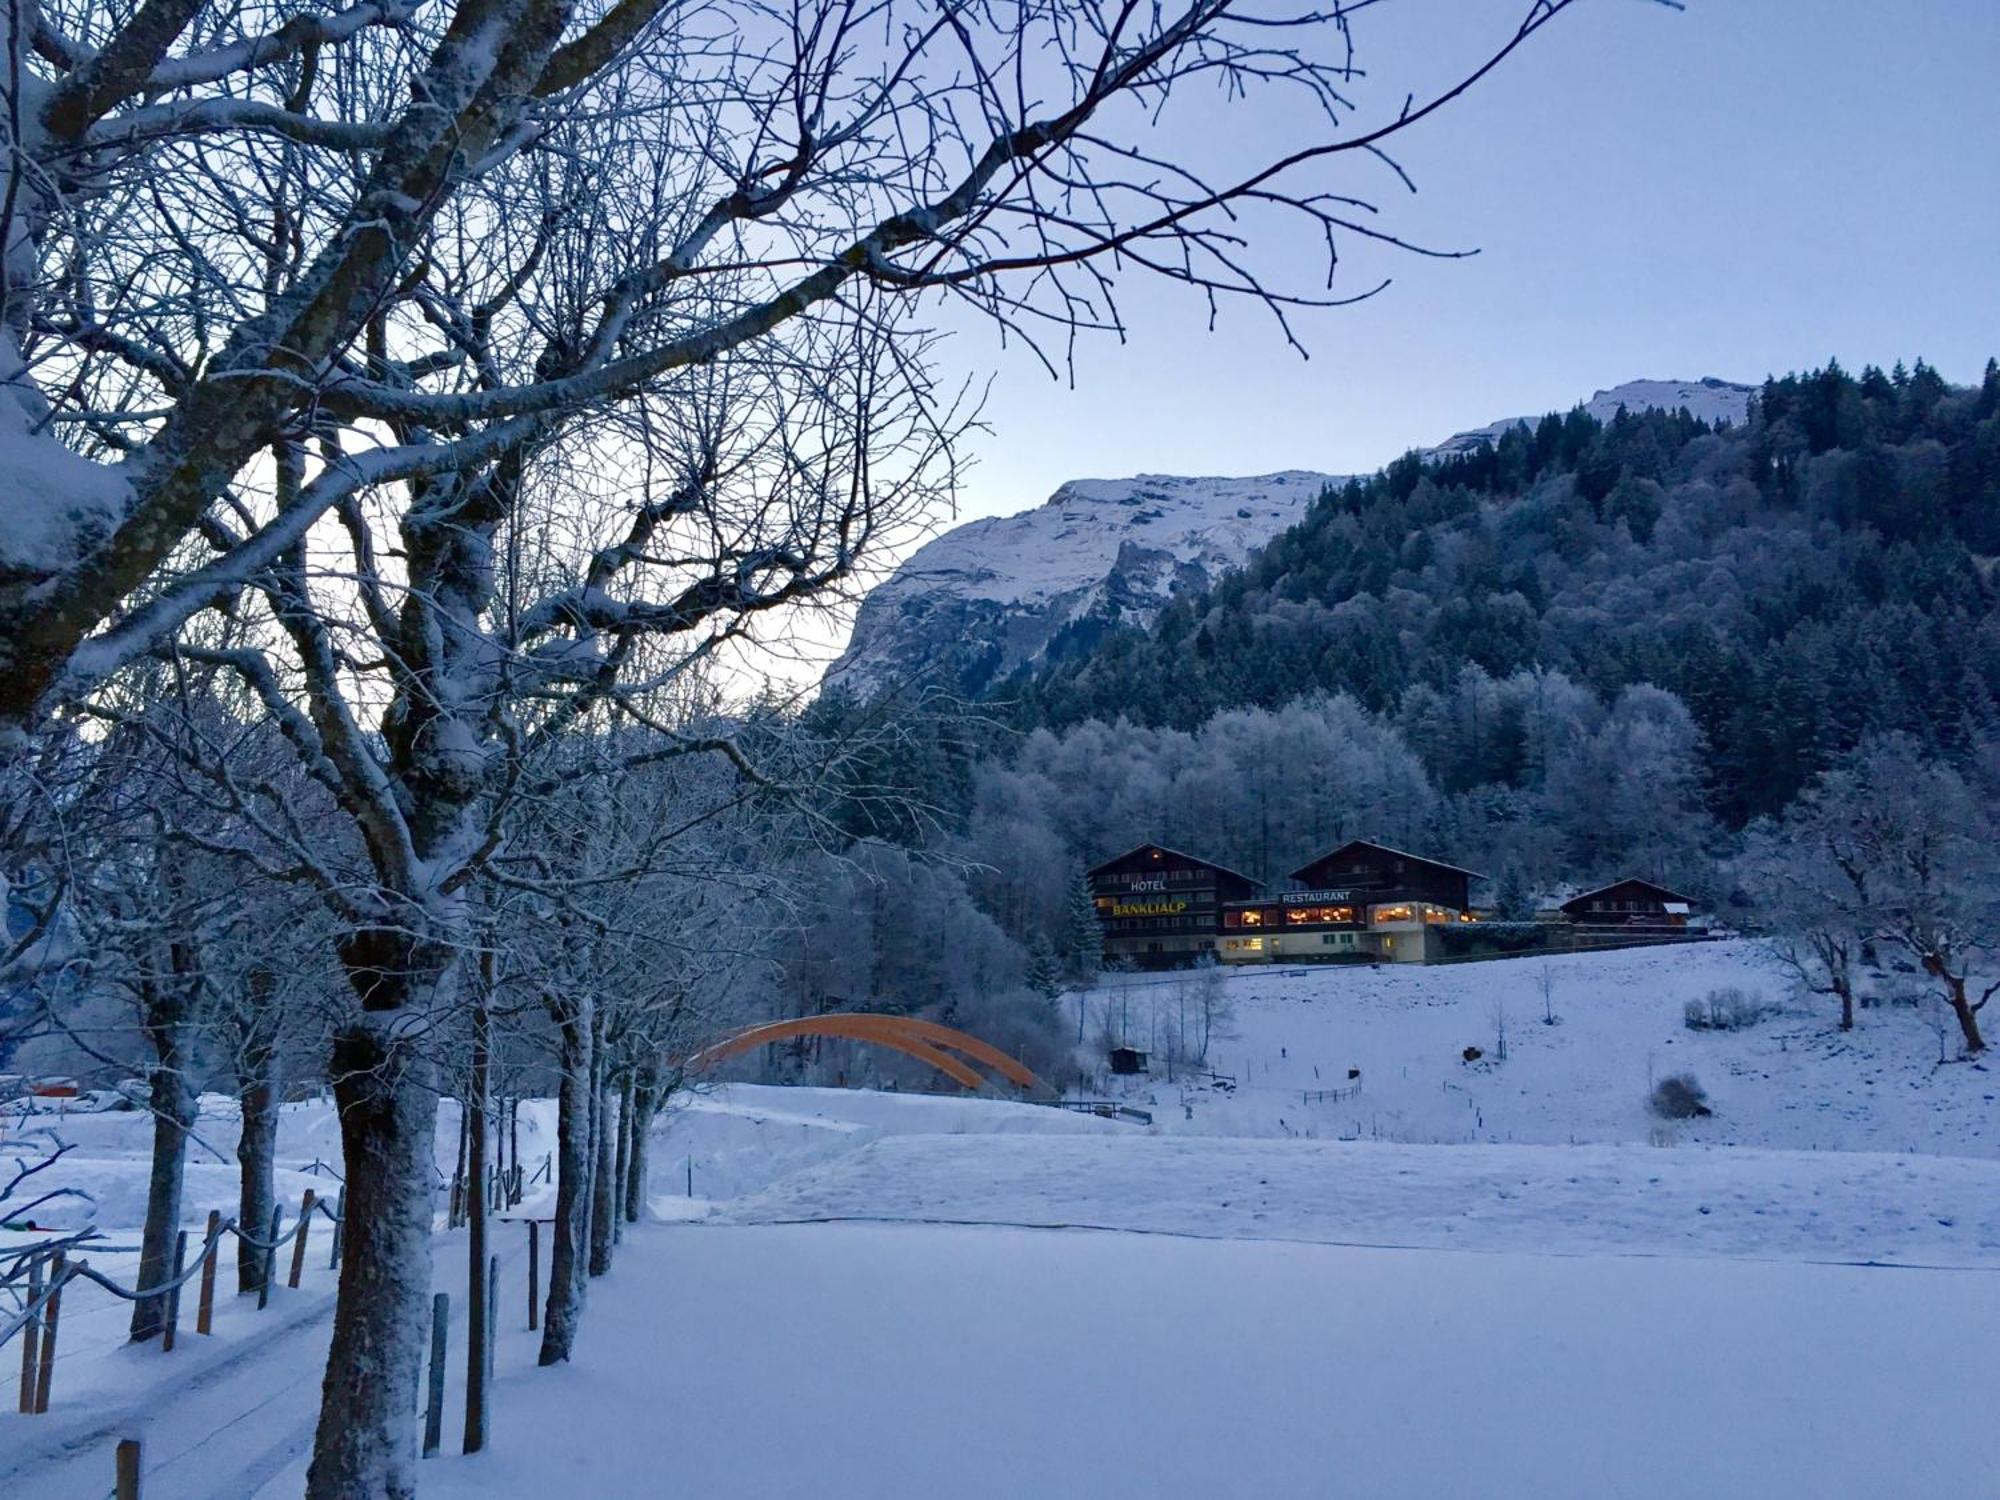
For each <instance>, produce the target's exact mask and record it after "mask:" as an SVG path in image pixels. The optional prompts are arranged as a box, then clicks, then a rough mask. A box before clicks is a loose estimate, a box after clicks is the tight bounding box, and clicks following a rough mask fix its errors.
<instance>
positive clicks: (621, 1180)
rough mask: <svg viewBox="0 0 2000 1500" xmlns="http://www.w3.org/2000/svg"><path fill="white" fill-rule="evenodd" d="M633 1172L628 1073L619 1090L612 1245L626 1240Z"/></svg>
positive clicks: (612, 1177)
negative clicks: (628, 1202) (626, 1205)
mask: <svg viewBox="0 0 2000 1500" xmlns="http://www.w3.org/2000/svg"><path fill="white" fill-rule="evenodd" d="M631 1171H632V1075H631V1074H630V1073H627V1074H626V1075H625V1078H624V1081H623V1082H622V1083H621V1084H620V1085H619V1089H618V1154H617V1158H616V1160H615V1161H614V1162H613V1164H612V1169H611V1184H610V1187H611V1192H610V1198H611V1243H612V1244H613V1245H616V1244H618V1243H619V1242H620V1241H622V1240H623V1239H624V1238H625V1196H626V1193H627V1191H628V1189H629V1188H630V1186H631V1184H630V1183H629V1182H628V1181H627V1178H628V1177H629V1176H630V1174H631Z"/></svg>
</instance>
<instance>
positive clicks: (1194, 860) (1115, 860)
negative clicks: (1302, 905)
mask: <svg viewBox="0 0 2000 1500" xmlns="http://www.w3.org/2000/svg"><path fill="white" fill-rule="evenodd" d="M1148 849H1157V850H1159V851H1160V853H1162V854H1171V855H1172V856H1173V857H1174V858H1175V859H1184V860H1187V861H1188V862H1189V863H1190V864H1197V865H1200V866H1202V867H1203V868H1204V869H1209V870H1220V871H1221V872H1222V873H1223V874H1225V875H1234V876H1235V877H1236V878H1237V879H1238V880H1241V881H1245V882H1247V883H1248V884H1250V885H1254V886H1257V887H1258V888H1260V889H1261V888H1262V887H1263V884H1264V882H1263V881H1261V880H1255V879H1252V878H1251V877H1250V876H1248V875H1245V874H1244V873H1243V872H1242V871H1241V870H1232V869H1230V868H1229V866H1228V865H1219V864H1217V863H1216V862H1215V861H1214V860H1212V859H1203V858H1202V857H1201V856H1200V855H1199V854H1189V853H1188V852H1187V851H1186V850H1183V849H1169V848H1168V847H1167V846H1166V845H1165V844H1134V845H1133V846H1132V847H1131V848H1130V849H1127V850H1126V851H1125V852H1124V853H1123V854H1114V855H1112V856H1111V858H1109V859H1107V860H1105V861H1103V862H1102V863H1101V864H1095V865H1092V866H1091V867H1090V868H1089V869H1088V870H1085V871H1084V872H1083V873H1084V874H1086V875H1095V874H1096V873H1097V872H1098V871H1099V870H1108V869H1110V868H1111V867H1112V866H1113V865H1116V864H1122V863H1124V861H1126V860H1128V859H1130V858H1131V857H1132V856H1133V855H1135V854H1144V853H1145V852H1146V851H1147V850H1148Z"/></svg>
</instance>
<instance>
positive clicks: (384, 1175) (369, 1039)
mask: <svg viewBox="0 0 2000 1500" xmlns="http://www.w3.org/2000/svg"><path fill="white" fill-rule="evenodd" d="M415 946H416V945H414V944H412V943H411V942H410V941H409V940H408V939H406V938H399V937H397V936H392V935H388V934H383V933H379V932H377V933H368V934H363V935H360V936H359V937H357V938H356V939H354V940H351V941H350V942H349V943H348V944H346V945H344V951H343V954H342V956H343V958H344V959H346V960H347V964H348V972H349V976H350V979H351V980H352V982H353V984H354V986H355V988H356V989H357V990H358V991H360V992H361V996H362V1006H363V1008H362V1010H361V1012H360V1013H359V1015H357V1016H356V1017H355V1018H354V1019H353V1020H352V1021H351V1022H350V1023H349V1024H347V1025H346V1026H344V1027H343V1028H342V1029H341V1030H340V1031H339V1032H338V1033H336V1035H335V1037H334V1044H333V1097H334V1103H335V1105H336V1106H337V1108H338V1109H339V1112H340V1142H341V1150H342V1155H343V1158H344V1160H345V1163H346V1170H347V1206H346V1218H345V1220H344V1222H343V1223H342V1224H341V1229H340V1250H341V1265H340V1291H339V1294H338V1296H337V1298H336V1300H335V1302H334V1312H333V1339H332V1344H331V1346H330V1347H329V1349H328V1350H327V1358H326V1379H325V1382H324V1385H323V1387H322V1391H321V1396H320V1415H319V1430H318V1432H317V1434H316V1435H315V1437H314V1442H313V1460H312V1467H311V1469H310V1470H309V1471H308V1472H307V1475H306V1497H307V1500H362V1497H366V1500H411V1497H413V1496H415V1494H416V1492H417V1443H416V1437H417V1429H416V1423H415V1422H413V1421H412V1420H411V1417H410V1413H411V1412H412V1411H413V1410H415V1408H416V1400H417V1381H418V1377H419V1375H420V1373H421V1371H422V1368H423V1360H424V1351H425V1347H426V1344H427V1340H428V1332H429V1327H430V1283H431V1224H432V1201H431V1177H432V1174H433V1173H434V1172H435V1171H436V1170H437V1168H436V1138H437V1081H436V1078H435V1075H434V1070H433V1069H432V1067H431V1065H430V1063H429V1061H428V1059H427V1058H426V1057H425V1056H424V1054H423V1052H422V1051H421V1046H422V1041H421V1039H420V1036H418V1035H412V1033H413V1032H418V1031H419V1028H407V1029H406V1028H404V1027H403V1026H400V1025H398V1023H399V1022H401V1021H403V1020H405V1019H406V1018H408V1017H409V1016H410V1011H411V1005H410V999H411V996H412V995H413V994H414V993H416V992H417V990H418V985H419V983H428V984H429V985H432V986H435V987H438V988H442V987H444V986H446V985H447V984H448V982H449V980H450V977H451V968H452V962H453V961H452V960H451V959H450V958H449V957H445V958H439V957H438V956H436V955H435V954H423V953H416V952H413V951H411V950H412V949H413V948H414V947H415ZM432 1003H433V1004H435V1003H436V1001H435V999H433V1001H432Z"/></svg>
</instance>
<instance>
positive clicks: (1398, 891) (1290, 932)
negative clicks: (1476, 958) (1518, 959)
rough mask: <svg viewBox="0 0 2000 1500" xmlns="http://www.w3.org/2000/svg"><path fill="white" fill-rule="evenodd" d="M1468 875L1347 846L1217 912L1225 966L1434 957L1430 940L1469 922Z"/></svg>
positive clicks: (1412, 857) (1383, 850)
mask: <svg viewBox="0 0 2000 1500" xmlns="http://www.w3.org/2000/svg"><path fill="white" fill-rule="evenodd" d="M1483 879H1485V877H1484V876H1483V875H1480V874H1479V873H1478V872H1477V871H1475V870H1468V869H1465V868H1463V867H1462V866H1459V865H1453V864H1447V863H1445V862H1444V861H1443V860H1437V859H1426V858H1424V857H1423V856H1422V855H1420V854H1411V853H1409V852H1407V851H1406V850H1402V849H1393V848H1391V847H1390V846H1389V845H1387V844H1378V843H1375V842H1374V841H1372V840H1369V839H1353V840H1350V841H1349V842H1348V843H1345V844H1342V845H1341V846H1340V847H1339V848H1337V849H1334V850H1332V851H1330V852H1328V853H1326V854H1322V855H1321V856H1320V857H1319V858H1318V859H1315V860H1313V861H1312V862H1311V863H1310V864H1306V865H1302V866H1300V867H1299V868H1298V869H1296V870H1294V871H1292V874H1291V888H1290V889H1288V890H1286V891H1283V892H1281V893H1279V894H1278V895H1276V896H1272V897H1266V898H1264V899H1261V900H1254V901H1237V902H1233V903H1231V904H1230V905H1228V906H1227V907H1225V908H1224V909H1223V914H1222V941H1221V945H1220V947H1219V948H1218V949H1217V953H1218V956H1219V957H1221V958H1222V959H1223V961H1224V962H1227V963H1269V962H1272V961H1274V960H1275V961H1280V962H1287V961H1292V962H1296V961H1305V960H1314V959H1322V960H1330V959H1364V960H1369V961H1376V962H1380V961H1393V962H1399V963H1422V962H1424V961H1425V960H1426V959H1429V958H1434V957H1437V956H1438V954H1437V953H1436V952H1435V951H1434V950H1435V948H1436V947H1437V944H1436V943H1434V942H1433V941H1432V939H1431V936H1430V934H1431V932H1432V931H1433V930H1434V929H1436V928H1438V927H1442V926H1448V925H1451V924H1454V923H1462V922H1471V921H1473V920H1475V918H1474V916H1473V910H1472V882H1473V881H1475V880H1483Z"/></svg>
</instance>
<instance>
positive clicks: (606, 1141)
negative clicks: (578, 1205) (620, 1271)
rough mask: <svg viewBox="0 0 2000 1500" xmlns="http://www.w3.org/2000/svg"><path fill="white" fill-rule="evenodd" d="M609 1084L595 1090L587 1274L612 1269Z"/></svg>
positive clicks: (614, 1204) (614, 1196) (613, 1207)
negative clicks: (594, 1150) (594, 1163)
mask: <svg viewBox="0 0 2000 1500" xmlns="http://www.w3.org/2000/svg"><path fill="white" fill-rule="evenodd" d="M611 1100H612V1094H611V1085H610V1084H609V1083H608V1082H605V1081H603V1080H602V1079H601V1078H600V1080H599V1082H598V1087H597V1130H596V1137H597V1139H596V1146H597V1167H596V1171H595V1173H594V1174H593V1176H592V1179H591V1188H592V1191H591V1203H590V1274H591V1275H593V1276H602V1275H603V1274H604V1273H605V1272H606V1271H609V1270H610V1269H611V1239H612V1234H613V1233H614V1231H615V1229H616V1227H617V1221H618V1206H617V1198H618V1194H617V1189H616V1185H615V1181H614V1178H613V1175H612V1174H613V1173H614V1171H615V1170H616V1166H615V1163H614V1160H613V1158H614V1154H615V1153H614V1148H613V1144H612V1142H613V1133H614V1132H615V1131H616V1130H617V1128H618V1126H617V1121H616V1119H615V1118H614V1117H613V1114H612V1104H611Z"/></svg>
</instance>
